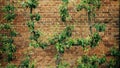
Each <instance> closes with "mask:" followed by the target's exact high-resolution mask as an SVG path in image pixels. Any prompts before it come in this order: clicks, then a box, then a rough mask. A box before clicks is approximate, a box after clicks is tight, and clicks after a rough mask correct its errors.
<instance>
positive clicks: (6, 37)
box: [0, 4, 17, 67]
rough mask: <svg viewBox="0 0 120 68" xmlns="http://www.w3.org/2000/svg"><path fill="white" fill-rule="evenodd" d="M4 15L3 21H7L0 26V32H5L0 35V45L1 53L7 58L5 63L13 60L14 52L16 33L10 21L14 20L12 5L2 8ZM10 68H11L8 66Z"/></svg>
mask: <svg viewBox="0 0 120 68" xmlns="http://www.w3.org/2000/svg"><path fill="white" fill-rule="evenodd" d="M2 10H3V11H4V12H5V13H4V19H5V20H6V21H7V22H6V23H3V24H0V30H5V31H6V32H7V33H2V34H1V35H0V37H1V39H0V43H1V44H2V47H1V51H2V53H3V54H4V55H6V56H7V57H6V58H7V61H8V62H10V61H11V60H13V58H14V56H13V55H14V52H15V51H16V47H15V45H14V44H13V42H14V40H13V37H16V36H17V32H16V31H15V30H14V29H13V28H12V23H11V22H12V21H13V19H15V17H16V14H15V7H14V6H13V5H10V4H8V5H6V6H4V7H3V8H2ZM10 67H12V66H10Z"/></svg>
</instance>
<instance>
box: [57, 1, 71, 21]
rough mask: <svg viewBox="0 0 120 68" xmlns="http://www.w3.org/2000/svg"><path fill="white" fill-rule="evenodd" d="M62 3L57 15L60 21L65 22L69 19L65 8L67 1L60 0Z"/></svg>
mask: <svg viewBox="0 0 120 68" xmlns="http://www.w3.org/2000/svg"><path fill="white" fill-rule="evenodd" d="M62 1H63V4H62V5H61V6H60V7H59V13H60V16H61V20H62V21H63V22H66V20H67V19H68V18H69V17H70V16H69V13H68V8H67V5H68V0H62Z"/></svg>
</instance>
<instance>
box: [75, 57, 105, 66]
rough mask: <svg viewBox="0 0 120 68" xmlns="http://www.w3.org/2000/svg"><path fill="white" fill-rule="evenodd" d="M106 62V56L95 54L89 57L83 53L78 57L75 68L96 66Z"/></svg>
mask: <svg viewBox="0 0 120 68" xmlns="http://www.w3.org/2000/svg"><path fill="white" fill-rule="evenodd" d="M105 62H106V58H105V57H102V58H98V57H97V56H96V55H93V56H91V57H89V56H87V55H84V56H82V57H80V58H79V59H78V66H77V68H98V66H99V65H101V64H103V63H105Z"/></svg>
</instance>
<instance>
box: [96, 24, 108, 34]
mask: <svg viewBox="0 0 120 68" xmlns="http://www.w3.org/2000/svg"><path fill="white" fill-rule="evenodd" d="M94 27H95V28H96V30H97V31H98V32H103V31H105V28H106V26H105V24H100V23H98V24H94Z"/></svg>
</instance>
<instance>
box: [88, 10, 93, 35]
mask: <svg viewBox="0 0 120 68" xmlns="http://www.w3.org/2000/svg"><path fill="white" fill-rule="evenodd" d="M90 14H91V13H90V12H88V24H89V30H90V35H92V25H91V18H90Z"/></svg>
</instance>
